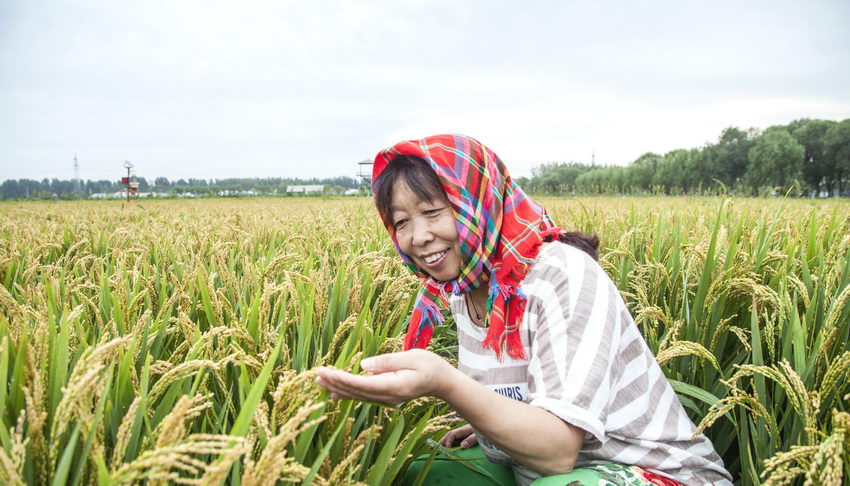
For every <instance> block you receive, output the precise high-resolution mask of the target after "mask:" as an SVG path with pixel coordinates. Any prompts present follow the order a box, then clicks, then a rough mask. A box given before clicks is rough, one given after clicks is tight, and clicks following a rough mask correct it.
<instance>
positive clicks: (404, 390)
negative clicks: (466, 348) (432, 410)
mask: <svg viewBox="0 0 850 486" xmlns="http://www.w3.org/2000/svg"><path fill="white" fill-rule="evenodd" d="M360 368H361V369H363V371H366V372H368V373H371V374H370V375H354V374H351V373H346V372H344V371H340V370H337V369H334V368H325V367H322V368H316V382H317V383H318V384H320V385H322V386H323V387H325V388H327V389H328V391H330V392H331V398H353V399H355V400H367V401H373V402H384V403H390V404H393V405H395V404H398V403H401V402H404V401H407V400H411V399H414V398H419V397H423V396H435V397H438V398H442V397H443V395H444V390H445V389H446V387H447V386H448V382H449V380H451V379H452V376H453V372H454V371H456V370H455V369H454V368H452V366H451V365H449V364H448V363H447V362H446V360H444V359H443V358H441V357H439V356H437V355H436V354H434V353H432V352H430V351H425V350H422V349H411V350H410V351H403V352H400V353H391V354H382V355H378V356H374V357H372V358H367V359H364V360H363V361H361V362H360Z"/></svg>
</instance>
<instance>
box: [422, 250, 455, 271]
mask: <svg viewBox="0 0 850 486" xmlns="http://www.w3.org/2000/svg"><path fill="white" fill-rule="evenodd" d="M448 254H449V250H443V251H441V252H439V253H433V254H431V255H428V256H426V257H424V258H423V259H422V261H424V262H425V266H427V267H428V268H436V267H439V266H440V265H441V264H442V263H443V260H445V259H446V255H448Z"/></svg>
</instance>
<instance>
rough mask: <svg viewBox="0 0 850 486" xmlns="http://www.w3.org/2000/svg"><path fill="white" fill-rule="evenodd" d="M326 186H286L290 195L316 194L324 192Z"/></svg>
mask: <svg viewBox="0 0 850 486" xmlns="http://www.w3.org/2000/svg"><path fill="white" fill-rule="evenodd" d="M324 190H325V186H324V184H311V185H306V186H286V192H287V193H289V194H315V193H317V192H319V193H320V192H324Z"/></svg>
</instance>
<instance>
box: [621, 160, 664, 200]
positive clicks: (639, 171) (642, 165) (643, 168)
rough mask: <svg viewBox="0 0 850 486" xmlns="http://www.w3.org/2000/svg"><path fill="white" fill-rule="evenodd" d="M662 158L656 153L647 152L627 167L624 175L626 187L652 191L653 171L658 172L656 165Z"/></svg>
mask: <svg viewBox="0 0 850 486" xmlns="http://www.w3.org/2000/svg"><path fill="white" fill-rule="evenodd" d="M661 159H662V157H661V156H660V155H658V154H656V153H652V152H647V153H645V154H643V155H641V156H640V157H638V158H637V159H636V160H635V161H634V162H632V163H631V165H629V166H628V168H627V171H626V174H625V176H624V177H625V179H626V180H625V181H624V182H625V184H624V185H626V186H630V187H634V188H637V189H638V190H641V191H649V190H651V189H652V185H653V179H654V178H655V171H656V170H658V164H659V162H660V161H661Z"/></svg>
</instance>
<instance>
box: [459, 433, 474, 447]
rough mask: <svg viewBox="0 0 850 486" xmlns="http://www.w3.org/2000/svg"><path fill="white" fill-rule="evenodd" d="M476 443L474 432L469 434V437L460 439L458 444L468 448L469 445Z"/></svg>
mask: <svg viewBox="0 0 850 486" xmlns="http://www.w3.org/2000/svg"><path fill="white" fill-rule="evenodd" d="M477 444H478V436H477V435H475V434H469V437H467V438H466V439H463V440H462V441H460V446H461V447H463V448H464V449H469V448H470V447H472V446H474V445H477Z"/></svg>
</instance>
